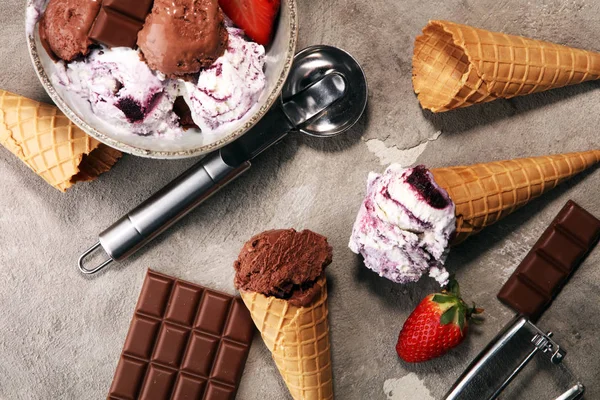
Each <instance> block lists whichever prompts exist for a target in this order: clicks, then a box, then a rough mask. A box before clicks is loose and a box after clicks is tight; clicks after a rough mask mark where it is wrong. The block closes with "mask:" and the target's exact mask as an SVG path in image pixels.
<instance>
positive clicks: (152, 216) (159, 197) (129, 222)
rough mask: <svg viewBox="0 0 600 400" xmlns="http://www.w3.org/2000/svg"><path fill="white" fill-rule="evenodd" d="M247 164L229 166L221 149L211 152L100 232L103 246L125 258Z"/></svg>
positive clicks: (202, 200) (235, 175) (236, 175)
mask: <svg viewBox="0 0 600 400" xmlns="http://www.w3.org/2000/svg"><path fill="white" fill-rule="evenodd" d="M250 166H251V164H250V161H245V162H243V163H241V164H240V165H239V166H237V167H232V166H230V165H228V164H227V163H226V162H225V161H224V160H223V158H222V153H221V152H220V151H217V152H215V153H212V154H211V155H209V156H208V157H206V158H204V159H203V160H201V161H200V162H198V163H197V164H195V165H194V166H192V167H191V168H190V169H188V170H187V171H185V172H184V173H183V174H181V175H180V176H179V177H178V178H176V179H175V180H174V181H173V182H171V183H169V184H168V185H167V186H165V187H164V188H162V189H161V190H159V191H158V192H157V193H155V194H154V195H153V196H152V197H150V198H149V199H148V200H146V201H144V202H143V203H142V204H140V205H139V206H137V207H136V208H134V209H133V210H131V211H130V212H129V213H128V214H127V215H125V216H124V217H123V218H121V219H120V220H119V221H117V222H116V223H115V224H113V225H112V226H111V227H110V228H108V229H106V230H105V231H104V232H102V233H101V234H100V237H99V242H100V244H101V245H102V248H103V249H104V251H105V252H106V253H107V254H108V255H109V256H110V257H111V258H112V259H113V260H114V261H121V260H123V259H125V258H127V257H128V256H130V255H131V254H133V253H134V252H136V251H137V250H138V249H139V248H141V247H142V246H144V245H145V244H146V243H148V242H149V241H151V240H152V239H154V238H155V237H156V236H158V235H159V234H161V233H162V232H163V231H164V230H166V229H167V228H169V227H170V226H171V225H173V224H174V223H176V222H177V221H179V220H180V219H181V218H182V217H184V216H185V215H186V214H187V213H189V212H190V211H191V210H193V209H194V208H196V207H197V206H198V205H200V204H201V203H203V202H204V201H205V200H206V199H208V198H209V197H210V196H212V195H213V194H215V193H216V192H217V191H218V190H219V189H221V188H222V187H224V186H225V185H227V184H228V183H229V182H231V181H232V180H234V179H235V178H237V177H238V176H239V175H241V174H242V173H244V172H245V171H246V170H248V169H249V168H250Z"/></svg>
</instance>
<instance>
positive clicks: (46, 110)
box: [0, 90, 121, 192]
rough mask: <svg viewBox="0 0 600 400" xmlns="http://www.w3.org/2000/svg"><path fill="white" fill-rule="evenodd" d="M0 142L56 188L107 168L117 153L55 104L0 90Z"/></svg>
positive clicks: (111, 164) (95, 174) (116, 156)
mask: <svg viewBox="0 0 600 400" xmlns="http://www.w3.org/2000/svg"><path fill="white" fill-rule="evenodd" d="M0 144H2V145H3V146H4V147H6V148H7V149H8V150H10V151H11V152H12V153H13V154H14V155H16V156H17V157H19V158H20V159H21V160H22V161H23V162H24V163H25V164H27V165H28V166H29V167H30V168H31V169H32V170H33V171H34V172H35V173H36V174H38V175H39V176H41V177H42V178H44V179H45V180H46V182H48V183H49V184H50V185H52V186H54V187H55V188H57V189H58V190H60V191H63V192H64V191H65V190H66V189H68V188H69V187H71V186H72V185H73V184H75V183H76V182H81V181H90V180H93V179H95V178H97V177H98V175H100V174H101V173H103V172H106V171H108V170H109V169H110V168H111V167H112V166H113V164H114V163H115V162H116V161H117V160H118V159H119V158H120V157H121V153H120V152H119V151H117V150H114V149H112V148H110V147H108V146H106V145H104V144H102V143H100V142H98V141H97V140H96V139H93V138H91V137H89V136H88V135H86V134H85V133H84V132H83V131H82V130H81V129H79V128H78V127H77V126H76V125H75V124H73V122H71V120H69V119H68V118H67V117H66V116H65V115H64V114H62V113H61V112H60V111H59V110H58V108H57V107H55V106H52V105H49V104H44V103H39V102H37V101H34V100H30V99H27V98H25V97H22V96H18V95H16V94H13V93H9V92H6V91H3V90H0Z"/></svg>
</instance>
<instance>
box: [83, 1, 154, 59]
mask: <svg viewBox="0 0 600 400" xmlns="http://www.w3.org/2000/svg"><path fill="white" fill-rule="evenodd" d="M152 3H153V0H104V1H103V2H102V8H101V9H100V12H99V13H98V16H97V17H96V21H95V22H94V25H92V29H91V30H90V33H89V37H90V39H92V40H93V41H95V42H96V43H101V44H104V45H106V46H108V47H131V48H134V47H135V46H136V43H137V35H138V32H139V31H140V30H142V27H143V26H144V21H145V20H146V16H147V15H148V14H149V13H150V8H151V7H152Z"/></svg>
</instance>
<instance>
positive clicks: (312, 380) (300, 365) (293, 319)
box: [235, 229, 333, 400]
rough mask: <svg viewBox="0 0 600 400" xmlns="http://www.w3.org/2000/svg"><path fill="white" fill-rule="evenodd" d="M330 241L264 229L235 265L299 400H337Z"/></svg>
mask: <svg viewBox="0 0 600 400" xmlns="http://www.w3.org/2000/svg"><path fill="white" fill-rule="evenodd" d="M330 262H331V247H330V246H329V245H328V244H327V240H326V239H325V238H324V237H323V236H321V235H317V234H316V233H313V232H310V231H306V230H305V231H302V232H296V231H294V230H292V229H288V230H275V231H267V232H263V233H261V234H259V235H256V236H254V237H253V238H252V239H250V241H248V242H247V243H246V244H245V245H244V248H243V249H242V251H241V253H240V257H239V258H238V261H236V263H235V269H236V282H235V283H236V286H237V287H238V289H239V290H240V293H241V296H242V299H243V301H244V303H245V304H246V306H247V307H248V309H249V310H250V315H251V316H252V320H253V321H254V323H255V325H256V326H257V328H258V329H259V331H260V332H261V336H262V338H263V340H264V342H265V345H266V346H267V348H268V349H269V350H270V351H271V354H272V356H273V360H274V361H275V364H276V365H277V368H278V369H279V372H280V373H281V376H282V377H283V380H284V382H285V383H286V385H287V387H288V389H289V391H290V394H291V395H292V397H293V398H294V399H295V400H326V399H333V379H332V366H331V354H330V341H329V323H328V307H327V280H326V278H325V274H324V272H323V269H324V268H325V267H326V266H327V265H328V264H329V263H330Z"/></svg>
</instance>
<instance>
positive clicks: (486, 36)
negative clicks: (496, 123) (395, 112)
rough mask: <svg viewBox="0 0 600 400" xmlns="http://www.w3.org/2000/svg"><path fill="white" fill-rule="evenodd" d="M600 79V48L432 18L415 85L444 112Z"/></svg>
mask: <svg viewBox="0 0 600 400" xmlns="http://www.w3.org/2000/svg"><path fill="white" fill-rule="evenodd" d="M598 78H600V53H596V52H592V51H586V50H580V49H574V48H571V47H566V46H561V45H558V44H555V43H549V42H544V41H541V40H533V39H527V38H524V37H520V36H513V35H507V34H504V33H498V32H490V31H486V30H483V29H477V28H474V27H471V26H467V25H460V24H456V23H453V22H448V21H430V22H429V24H427V26H426V27H425V28H424V29H423V35H421V36H418V37H417V39H416V41H415V48H414V56H413V86H414V90H415V92H416V93H417V95H418V98H419V101H420V103H421V106H422V107H423V108H426V109H429V110H431V111H433V112H442V111H448V110H453V109H456V108H461V107H467V106H470V105H473V104H478V103H484V102H488V101H492V100H495V99H498V98H504V99H509V98H511V97H515V96H522V95H526V94H530V93H536V92H542V91H545V90H549V89H553V88H558V87H562V86H567V85H574V84H578V83H581V82H585V81H590V80H595V79H598Z"/></svg>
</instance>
